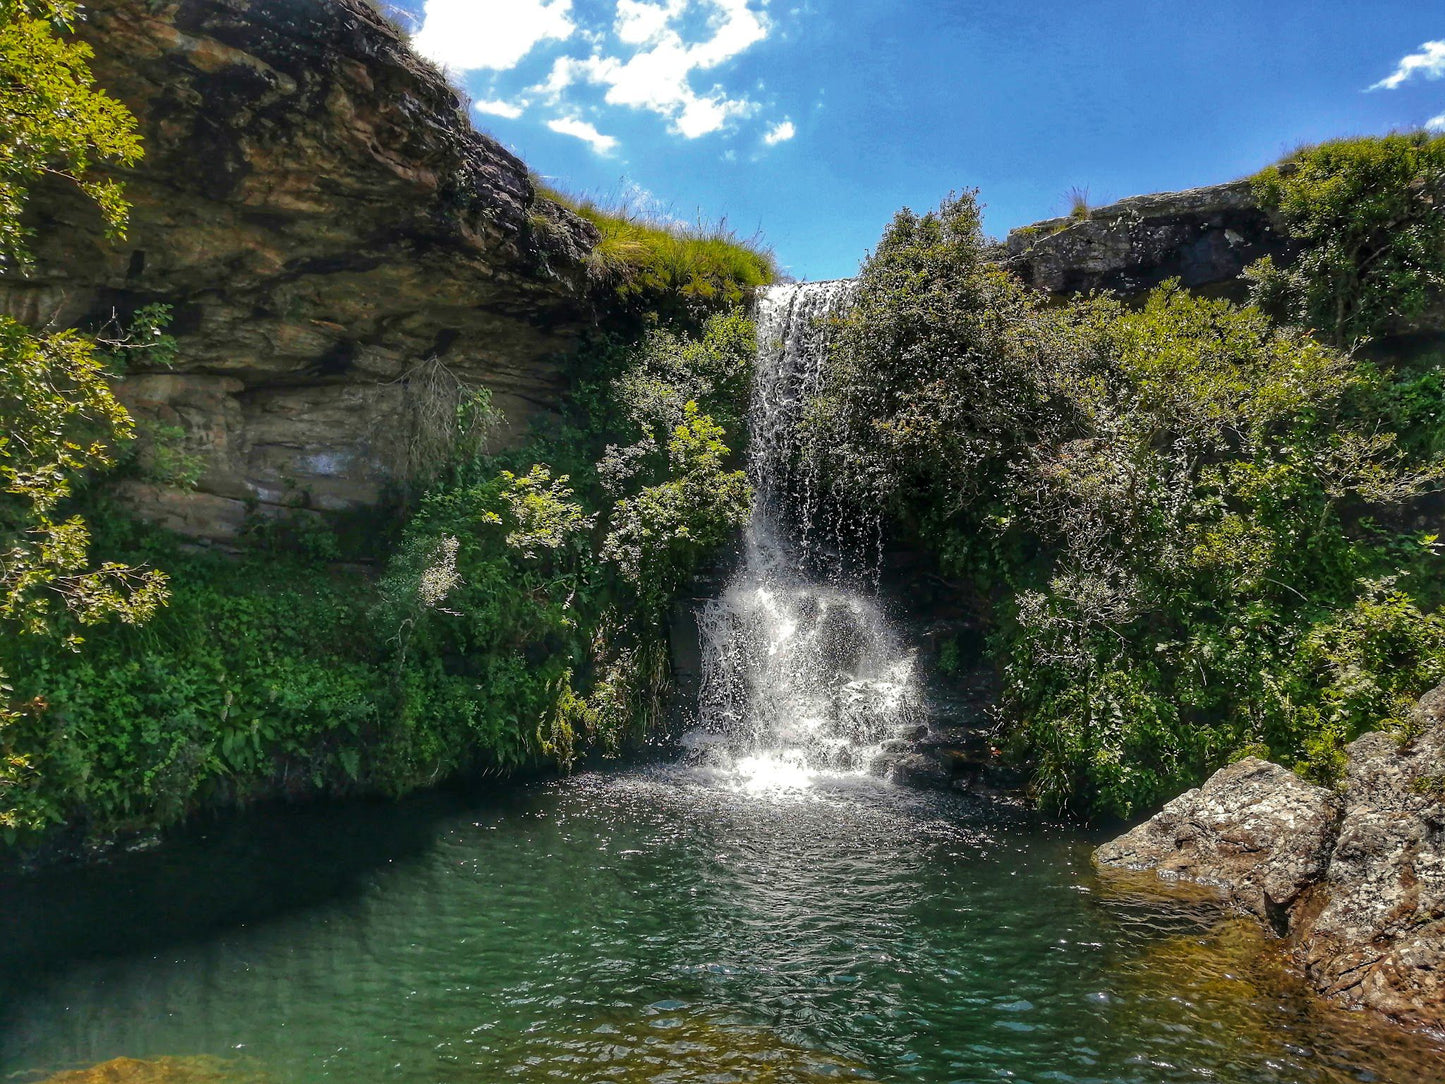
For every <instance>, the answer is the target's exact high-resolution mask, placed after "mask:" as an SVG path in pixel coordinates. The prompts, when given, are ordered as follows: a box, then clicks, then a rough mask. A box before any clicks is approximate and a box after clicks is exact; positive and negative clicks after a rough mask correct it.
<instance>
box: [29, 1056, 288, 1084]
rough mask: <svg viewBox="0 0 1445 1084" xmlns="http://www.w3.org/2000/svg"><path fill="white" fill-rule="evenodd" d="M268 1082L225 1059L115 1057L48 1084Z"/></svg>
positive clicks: (54, 1078)
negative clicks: (143, 1059)
mask: <svg viewBox="0 0 1445 1084" xmlns="http://www.w3.org/2000/svg"><path fill="white" fill-rule="evenodd" d="M267 1079H268V1078H267V1077H266V1076H264V1075H262V1074H261V1073H260V1072H259V1071H257V1070H256V1068H255V1067H254V1066H251V1065H248V1064H246V1063H245V1062H238V1061H231V1060H227V1059H225V1058H210V1057H195V1058H155V1059H153V1060H145V1061H142V1060H140V1059H138V1058H114V1059H112V1060H111V1061H107V1062H104V1063H102V1064H100V1065H96V1066H92V1067H91V1068H89V1069H75V1070H72V1071H70V1072H65V1073H57V1074H56V1075H55V1076H52V1077H49V1078H47V1079H46V1080H45V1081H44V1084H266V1081H267Z"/></svg>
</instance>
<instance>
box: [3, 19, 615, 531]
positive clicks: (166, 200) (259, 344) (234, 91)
mask: <svg viewBox="0 0 1445 1084" xmlns="http://www.w3.org/2000/svg"><path fill="white" fill-rule="evenodd" d="M86 7H87V10H88V13H89V14H88V20H87V22H86V23H85V24H84V26H83V27H82V29H81V33H82V35H83V36H84V37H85V38H86V39H88V40H89V41H90V42H91V43H92V44H93V46H94V48H95V52H96V57H95V61H94V63H93V69H94V71H95V74H96V76H97V79H98V81H99V83H100V84H101V85H102V86H103V87H105V88H106V89H107V90H108V91H109V92H110V93H112V94H113V95H115V96H116V97H118V98H120V99H121V100H123V101H124V102H125V103H126V104H127V105H128V106H129V107H130V109H131V110H132V111H133V112H134V113H135V114H136V116H137V118H138V119H139V121H140V124H141V128H142V131H143V133H144V137H145V146H146V157H145V160H144V162H143V163H142V164H141V165H140V167H139V168H138V169H137V170H136V171H134V172H133V173H131V174H128V175H126V176H125V177H124V178H123V179H124V180H125V182H126V186H127V194H128V196H129V198H130V200H131V201H132V203H133V205H134V213H133V219H132V226H131V229H130V232H129V236H128V238H127V239H126V241H124V242H121V243H114V242H110V241H107V240H106V239H105V238H104V236H103V234H102V230H101V227H100V222H99V219H98V217H97V216H96V214H95V212H94V210H93V209H92V208H90V207H89V206H87V205H85V204H84V203H83V202H82V201H80V200H78V199H72V198H68V197H67V196H66V195H65V194H64V193H62V192H56V193H42V194H41V197H40V198H39V199H38V200H37V215H38V217H37V221H36V223H35V226H36V229H37V237H36V245H35V248H36V255H37V257H38V261H37V271H36V274H35V275H34V276H33V277H32V278H31V279H30V280H29V281H27V282H24V283H22V284H15V283H6V284H5V287H4V289H3V290H0V310H3V311H5V312H8V313H9V314H11V315H14V316H17V317H19V318H21V319H23V320H25V321H27V322H29V323H32V324H36V325H43V324H47V323H51V322H54V323H56V324H59V325H62V326H69V325H80V326H90V327H98V326H101V325H103V324H105V323H106V322H107V321H108V320H110V318H111V316H112V314H113V313H115V314H117V315H118V316H119V317H121V318H122V320H123V319H124V318H125V317H126V316H127V314H128V313H129V312H131V311H133V310H134V309H135V308H136V307H138V306H140V305H143V304H147V303H152V302H163V303H165V304H169V305H171V306H173V307H174V317H175V323H174V326H173V331H174V333H175V334H176V336H177V338H178V339H179V342H180V362H179V364H178V366H177V368H176V369H175V370H174V371H165V372H145V371H144V369H143V368H142V369H141V370H140V371H137V372H133V373H131V374H130V375H128V376H127V378H126V380H125V381H124V383H123V384H122V387H121V394H122V397H123V399H124V400H125V401H126V402H127V404H128V405H130V406H131V407H132V408H133V410H134V412H135V413H136V414H137V415H138V416H140V417H141V418H154V419H157V420H159V421H161V422H163V423H165V424H167V425H169V426H176V425H180V426H182V427H184V428H185V430H186V431H187V436H186V438H185V443H186V445H187V448H188V450H189V451H191V452H193V453H195V454H199V455H201V456H203V458H204V463H205V470H204V475H203V476H202V478H201V480H200V484H199V488H198V491H196V492H193V493H186V492H180V491H176V490H168V489H165V488H162V487H156V486H142V485H133V486H132V487H131V496H132V498H133V499H134V500H135V501H136V502H137V503H138V505H139V506H140V508H141V510H142V511H143V512H146V513H147V514H149V515H151V516H152V517H154V518H158V519H160V520H161V521H162V522H164V523H166V524H168V525H169V526H171V527H174V528H177V529H179V530H181V531H183V532H185V533H189V534H192V535H196V536H202V537H209V538H215V539H225V538H228V537H230V536H232V535H233V534H234V533H235V532H236V530H237V529H238V528H239V527H240V525H241V522H242V518H243V515H244V513H245V510H246V508H247V505H248V502H249V503H250V504H253V505H257V506H259V507H260V509H261V510H262V511H265V510H266V509H268V508H277V507H280V506H283V505H288V504H289V505H297V504H299V505H302V506H308V507H313V508H317V509H322V510H328V509H331V510H339V509H346V508H354V507H358V506H363V505H366V504H369V503H372V502H374V501H375V500H376V499H377V498H378V497H379V495H380V494H381V493H382V492H383V490H384V488H385V487H386V486H388V485H389V484H391V483H393V482H395V481H396V480H398V478H399V477H400V476H402V475H404V474H405V473H406V472H407V471H408V470H409V469H410V464H409V462H408V455H409V451H408V449H409V448H410V447H411V437H412V430H413V429H414V427H415V424H416V417H417V415H418V413H419V412H424V411H425V410H427V409H428V406H429V404H428V403H427V402H425V401H423V400H422V399H421V398H419V397H420V396H421V395H422V393H421V391H420V390H419V387H420V385H422V384H426V385H427V387H428V388H430V389H432V390H433V391H434V390H435V386H436V384H437V378H438V376H439V375H440V376H441V377H442V378H443V379H445V380H453V379H454V380H459V381H461V382H464V383H467V384H483V385H485V386H487V387H488V388H490V389H491V390H492V392H493V395H494V401H495V403H496V404H497V405H498V406H499V407H501V409H502V410H503V411H504V412H505V414H506V415H507V418H508V419H509V423H510V432H511V433H512V434H513V435H515V434H517V433H520V432H521V431H522V430H523V429H524V428H525V426H526V425H527V423H528V422H529V420H530V419H531V418H532V417H534V416H535V415H536V414H537V413H538V412H542V411H547V410H549V409H550V408H552V407H554V406H555V404H556V403H557V402H558V399H559V397H560V395H561V393H562V390H563V387H564V374H563V372H562V370H561V367H560V366H561V362H560V360H559V359H561V358H562V357H563V356H564V355H565V354H566V353H567V352H568V350H569V349H570V348H571V347H573V346H574V344H575V343H576V341H577V339H578V336H579V334H580V333H581V330H582V329H583V328H584V326H585V325H586V324H587V323H588V321H589V320H590V319H591V315H590V312H589V310H588V306H587V303H586V290H585V278H584V275H583V272H582V264H581V261H582V259H583V258H584V257H585V255H586V253H587V252H588V250H589V249H590V248H591V246H592V245H593V244H594V243H595V234H594V233H593V231H592V228H591V227H590V226H589V225H587V224H586V223H583V222H582V221H581V220H579V219H577V218H575V217H574V216H572V215H570V214H568V213H567V212H565V211H562V210H561V209H559V208H557V207H556V206H554V205H552V204H550V203H548V202H545V201H541V200H539V199H538V198H537V196H536V193H535V192H534V189H533V186H532V184H531V182H530V180H529V179H528V173H527V169H526V166H525V165H524V164H523V163H522V162H521V161H519V160H518V159H517V158H516V157H515V156H513V155H512V154H510V153H508V152H507V151H506V150H504V149H503V148H502V147H500V146H499V145H498V144H497V143H495V142H494V141H492V140H491V139H488V138H487V137H485V136H482V135H479V134H477V133H476V132H475V131H474V130H473V129H472V128H471V126H470V124H469V123H468V120H467V118H466V116H465V113H464V112H463V111H462V109H461V105H460V103H459V101H458V99H457V96H456V94H455V93H454V92H453V91H452V90H451V88H450V87H449V86H448V85H447V83H446V80H445V79H444V78H443V77H442V76H441V75H440V74H439V73H438V72H437V71H435V70H434V69H433V68H431V67H430V66H429V65H427V64H426V63H425V62H423V61H421V60H419V59H418V58H417V57H416V56H415V55H413V54H412V52H411V51H410V50H409V48H408V47H407V46H406V44H405V43H404V41H402V40H401V38H400V37H399V35H398V34H397V32H396V31H395V30H394V29H393V28H392V27H391V26H390V25H389V24H387V23H386V22H385V21H384V20H383V19H381V18H380V17H379V16H378V15H377V14H376V12H375V11H374V9H373V8H372V7H371V6H370V5H369V4H368V3H367V2H366V0H90V2H89V3H87V5H86ZM419 373H424V374H425V375H426V377H427V379H426V380H417V379H413V378H414V377H415V376H416V375H417V374H419ZM503 439H505V436H504V437H503Z"/></svg>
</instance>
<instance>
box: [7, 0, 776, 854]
mask: <svg viewBox="0 0 1445 1084" xmlns="http://www.w3.org/2000/svg"><path fill="white" fill-rule="evenodd" d="M75 13H76V12H75V7H74V5H72V4H68V3H59V2H55V3H52V2H50V0H25V2H22V3H18V4H8V5H6V6H5V9H4V14H5V16H6V18H5V20H4V29H3V30H0V67H3V74H4V75H5V76H6V78H5V79H4V80H3V82H4V83H5V89H4V90H3V91H0V94H3V95H8V96H9V97H10V98H12V99H13V98H16V97H17V96H19V97H20V98H22V99H23V101H9V100H0V106H5V107H6V108H5V109H4V113H5V115H6V116H7V117H11V116H18V117H21V118H25V123H27V124H32V125H39V127H38V128H37V129H36V131H34V132H29V133H27V132H19V131H13V130H11V129H9V128H7V130H6V132H5V139H6V145H7V147H8V146H10V145H11V143H15V144H16V146H17V147H18V148H20V149H22V150H23V149H24V148H27V147H33V148H34V152H33V154H32V155H31V157H30V158H26V157H25V156H24V155H12V156H10V157H7V158H6V160H5V165H4V167H3V173H0V245H3V252H4V256H5V262H4V265H3V267H0V271H3V273H4V274H7V275H16V274H22V273H23V272H24V269H25V255H26V248H25V240H26V235H25V231H24V226H23V219H22V211H23V208H24V205H25V200H26V196H27V193H28V190H29V188H30V186H31V185H33V184H34V183H35V182H36V181H37V179H38V178H39V177H40V176H41V175H53V174H55V173H56V172H57V171H58V172H59V173H60V174H62V175H63V176H64V177H65V178H68V179H69V181H70V182H72V183H74V184H76V185H78V186H79V187H80V188H81V189H82V190H83V191H84V192H85V193H86V194H88V195H89V196H90V197H91V198H92V200H93V201H94V202H95V203H96V205H97V211H98V213H100V214H102V215H104V216H105V217H106V219H107V221H108V222H109V224H110V226H111V228H112V230H113V231H114V232H115V233H117V234H119V233H120V232H121V231H123V230H124V227H125V222H126V216H127V211H128V208H127V206H126V203H125V199H124V193H123V191H122V189H121V188H120V187H119V186H118V185H116V184H115V183H113V182H112V181H108V180H104V181H103V180H98V179H97V178H96V176H94V175H93V173H94V170H95V168H96V167H97V166H99V165H101V164H121V165H124V164H131V163H134V162H135V161H136V160H137V159H138V157H139V156H140V154H141V148H140V144H139V142H138V140H137V139H136V137H135V122H134V120H133V118H131V116H130V115H129V114H128V113H127V112H126V111H125V109H124V107H123V106H121V105H120V104H119V103H117V102H115V101H113V100H112V99H109V98H107V97H105V96H104V95H103V94H101V93H100V92H99V91H98V90H97V89H96V88H95V87H94V86H93V84H92V80H91V77H90V73H89V71H88V70H87V68H86V64H85V62H86V60H87V58H88V53H87V52H86V49H85V47H84V46H81V45H76V44H70V43H69V39H68V37H67V35H66V31H67V30H68V29H69V27H70V25H71V22H72V20H73V19H74V17H75ZM66 118H69V119H66ZM8 123H9V122H8V121H7V124H8ZM22 136H23V137H24V138H21V137H22ZM592 217H593V219H594V221H597V222H598V223H599V228H601V227H602V226H606V227H607V228H606V229H603V231H602V232H603V233H604V239H605V240H608V246H607V248H606V251H604V252H603V253H602V255H601V256H600V257H599V259H601V260H602V261H603V262H604V264H605V265H606V266H605V271H606V274H607V276H609V278H608V283H609V285H610V287H611V288H612V289H613V290H614V298H613V300H614V302H615V306H614V309H613V310H611V311H613V312H614V313H615V319H614V318H612V317H606V318H604V320H603V321H602V323H601V326H600V327H599V329H598V330H597V331H596V333H595V334H594V336H593V339H592V341H591V342H590V344H588V345H587V346H586V347H585V348H584V349H583V350H581V351H580V353H579V355H578V357H576V358H575V359H574V365H573V369H574V371H575V374H576V379H575V386H574V388H573V396H572V398H571V401H570V403H569V405H568V406H567V407H566V408H565V410H564V411H563V414H562V416H561V418H560V419H559V420H558V421H557V422H556V423H555V424H553V425H552V426H550V427H548V428H546V429H545V430H539V431H538V432H536V433H535V434H534V435H533V437H532V439H531V441H530V443H529V444H528V445H527V446H526V447H523V448H521V449H516V450H512V451H509V452H506V453H492V452H490V451H489V449H488V446H487V442H486V439H485V438H486V434H487V433H488V432H489V431H490V429H491V428H492V426H491V420H492V415H491V406H490V399H489V397H488V396H487V394H486V392H485V389H479V388H455V389H449V394H448V395H447V396H445V397H443V399H444V402H442V400H441V399H439V400H437V401H438V402H442V408H439V409H433V410H431V411H430V413H429V416H428V417H427V418H425V419H414V421H416V422H417V426H416V428H417V433H416V434H415V439H414V440H413V441H412V444H413V445H414V447H412V448H411V449H410V450H409V453H408V457H407V458H408V473H407V479H406V483H407V484H406V487H405V488H406V492H404V493H399V494H398V498H399V499H398V501H397V502H395V504H394V505H392V506H391V508H390V511H385V510H383V511H381V512H376V513H371V514H368V515H367V516H365V517H351V518H349V519H348V518H347V517H332V518H331V519H323V518H321V517H319V516H318V515H317V514H315V513H314V512H310V511H307V510H305V509H303V508H297V509H295V510H294V512H293V513H292V514H289V515H285V516H282V517H281V518H265V517H262V516H260V515H258V516H257V517H256V518H255V520H254V522H253V523H252V524H251V525H250V529H249V530H248V531H247V532H246V537H245V545H244V546H243V547H242V548H241V550H240V551H239V552H236V553H215V552H204V551H199V552H198V551H197V550H196V548H195V547H194V546H191V545H187V544H186V543H185V542H184V541H183V540H181V539H179V538H176V537H174V536H171V535H169V534H167V533H165V532H164V531H161V530H158V529H155V528H151V527H147V526H144V525H142V524H140V523H137V522H135V521H133V520H132V519H131V518H130V517H129V516H128V514H127V513H126V511H125V509H124V507H123V505H122V504H121V503H120V502H118V501H117V499H116V498H115V496H114V493H113V491H112V487H111V485H110V482H111V480H112V479H113V478H115V477H117V476H124V475H125V474H127V473H130V474H138V475H140V476H141V477H142V478H143V479H144V480H146V481H148V482H160V483H168V484H176V485H182V486H185V485H189V484H194V482H195V474H196V471H195V469H194V467H195V464H192V463H187V462H180V461H177V459H176V457H177V455H179V454H180V453H179V452H176V450H175V449H171V448H170V447H169V446H168V445H167V443H166V441H165V439H163V438H164V436H165V435H164V434H159V436H157V434H154V433H153V434H151V437H152V439H150V440H149V441H147V442H145V443H146V446H145V448H144V449H142V450H141V454H137V450H138V448H139V447H140V445H139V444H138V443H137V441H136V436H137V432H136V430H137V426H136V424H135V422H134V420H133V419H132V418H131V417H130V416H129V414H128V413H127V412H126V410H125V409H124V407H123V406H122V405H121V404H120V403H119V402H118V401H117V400H116V399H115V397H114V395H113V394H112V392H111V384H110V381H111V380H112V379H114V378H115V377H116V376H118V375H119V374H120V372H121V371H122V370H123V368H124V366H125V364H126V362H127V361H130V362H135V361H136V360H137V358H136V351H145V352H147V354H148V355H150V356H149V357H148V358H147V362H148V363H151V362H154V363H157V364H165V363H169V362H170V361H171V360H174V354H175V342H174V340H172V339H170V338H169V336H167V335H166V334H165V324H166V320H167V315H168V314H167V312H166V310H165V309H164V307H163V306H159V307H158V306H152V307H149V308H147V309H145V310H144V311H143V312H141V313H139V314H138V319H137V320H136V321H135V322H134V326H133V327H132V328H131V329H130V330H129V331H128V332H121V331H114V329H112V330H111V331H108V332H107V333H106V334H105V335H104V336H102V337H97V336H96V335H94V334H90V335H87V334H82V333H81V332H79V331H64V332H54V333H50V332H48V333H45V334H40V333H36V332H33V331H31V330H29V329H27V328H25V327H23V326H22V325H20V324H18V323H17V322H15V321H13V320H10V319H6V320H4V321H3V322H0V354H3V362H4V364H3V368H0V419H3V422H4V430H3V434H4V435H3V437H0V479H3V482H4V486H5V495H4V498H3V504H0V555H3V573H0V575H3V578H0V697H3V699H0V835H3V838H4V840H5V841H6V842H8V843H10V844H17V843H18V844H21V845H29V844H34V843H35V842H37V841H40V840H43V839H45V838H46V837H47V835H48V834H51V833H54V832H55V831H57V830H59V829H62V828H63V829H66V830H68V831H69V832H70V833H71V834H72V836H73V837H75V838H79V837H81V836H84V835H91V836H96V837H105V836H108V835H112V834H114V833H116V832H117V831H123V830H144V829H150V828H155V827H158V826H164V825H166V824H170V823H173V822H175V821H177V820H179V819H180V818H182V817H184V816H186V815H187V814H188V813H190V812H192V811H194V810H195V809H197V808H199V807H201V806H203V805H207V804H218V803H224V802H232V801H244V800H247V799H250V798H254V797H259V796H264V795H275V794H298V795H299V794H321V793H347V792H381V793H387V794H400V793H404V792H406V791H408V790H411V789H413V788H416V787H419V786H424V785H428V784H432V783H435V782H438V781H440V780H442V779H445V778H448V777H451V776H454V775H457V774H459V773H468V772H471V773H476V772H510V771H516V770H519V769H526V768H532V767H538V766H542V765H544V764H552V765H557V764H560V765H562V766H567V765H570V764H572V763H574V762H575V761H576V760H577V759H579V758H580V757H582V756H584V755H587V754H588V753H591V752H598V753H602V754H609V753H616V752H617V751H619V750H620V749H622V748H623V747H625V746H627V745H629V744H631V743H635V742H637V741H640V740H643V739H644V738H646V737H648V736H650V735H651V734H653V733H654V732H655V731H656V728H657V727H658V725H659V723H660V721H661V716H662V711H663V698H664V695H665V693H666V690H667V684H668V669H667V656H666V650H665V633H664V625H663V622H664V619H665V616H666V611H667V609H668V607H669V605H670V603H671V599H672V595H673V593H674V592H675V591H676V590H677V589H678V587H679V586H680V585H681V584H682V583H683V582H684V581H685V580H686V579H687V577H688V576H689V574H690V572H691V571H692V570H693V569H694V568H695V567H696V566H697V565H698V564H699V563H700V562H702V561H704V560H706V559H708V557H709V555H710V553H711V552H712V551H713V550H715V549H716V548H717V547H719V546H720V545H722V544H724V543H726V542H728V541H730V540H731V538H732V537H733V536H734V535H735V534H736V531H737V530H738V528H739V527H740V525H741V523H742V521H743V519H744V517H745V515H746V511H747V508H748V504H749V500H750V492H749V490H748V486H747V483H746V480H745V478H744V475H743V474H742V472H741V471H740V470H739V469H738V464H739V462H740V455H741V447H740V443H741V440H742V437H743V432H742V419H743V416H744V413H745V402H746V398H747V395H748V393H749V388H750V382H751V378H750V374H751V370H752V364H753V360H754V356H755V353H756V344H755V340H754V332H753V326H752V324H751V322H750V321H749V320H748V319H747V318H746V316H745V315H743V313H742V311H741V303H742V302H743V301H745V300H746V299H747V298H748V297H749V296H750V295H751V292H752V291H753V290H754V289H756V288H757V287H758V286H759V285H761V284H763V283H764V282H766V281H769V280H770V279H771V276H772V275H773V273H774V270H773V267H772V264H771V262H770V260H769V259H768V258H767V257H766V256H764V255H762V254H761V253H759V252H755V251H754V250H753V249H752V248H750V247H747V246H743V245H741V244H737V243H735V242H733V241H732V240H731V239H729V238H726V237H724V236H723V235H721V234H717V235H709V236H702V235H696V236H695V235H693V234H691V233H688V232H686V231H678V232H675V233H674V232H670V231H667V230H664V229H661V228H660V227H659V228H654V227H652V226H649V225H647V224H646V223H643V222H640V221H632V220H624V219H622V218H618V219H616V221H615V222H614V223H613V224H612V225H608V223H609V221H610V220H609V219H608V217H607V216H606V215H604V214H602V213H601V212H600V211H599V212H597V213H596V214H594V215H593V216H592ZM613 226H615V228H613ZM609 230H610V231H611V232H609ZM102 340H104V341H102ZM182 360H183V359H182ZM453 393H454V394H453ZM433 406H435V404H433ZM172 453H175V454H172ZM413 460H414V461H415V462H413Z"/></svg>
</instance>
